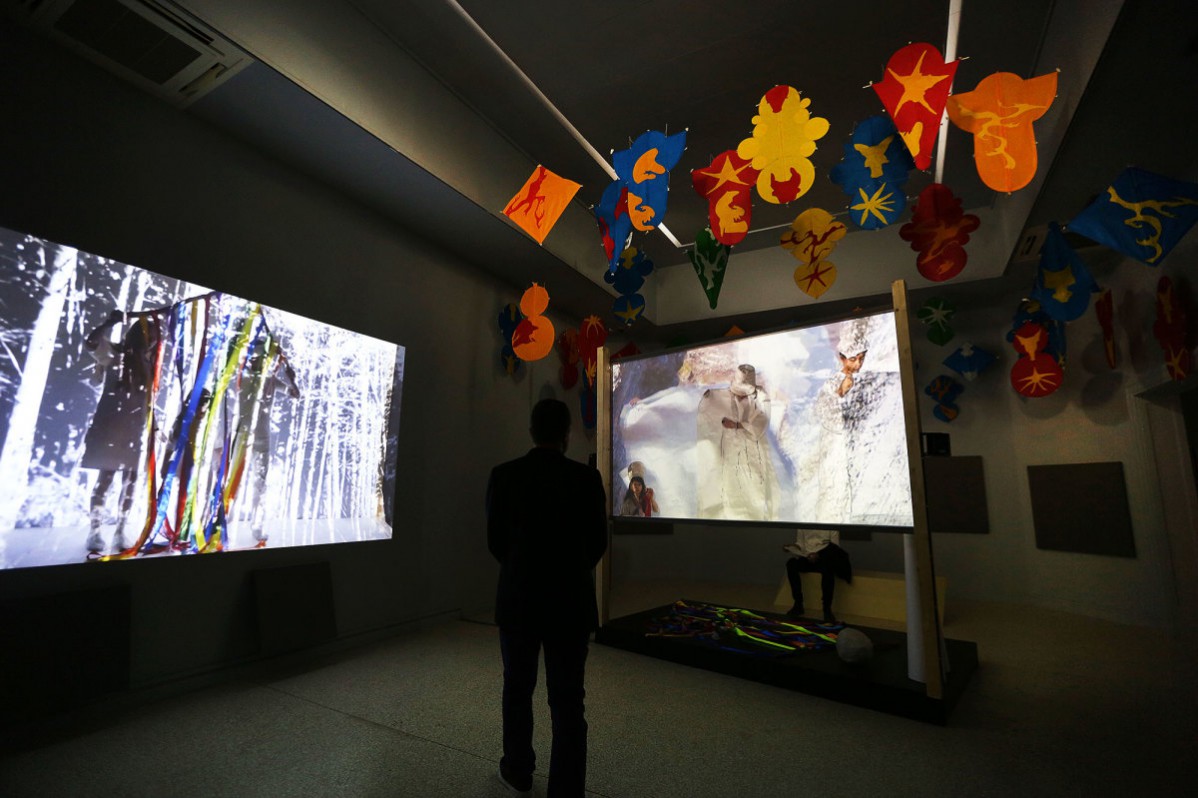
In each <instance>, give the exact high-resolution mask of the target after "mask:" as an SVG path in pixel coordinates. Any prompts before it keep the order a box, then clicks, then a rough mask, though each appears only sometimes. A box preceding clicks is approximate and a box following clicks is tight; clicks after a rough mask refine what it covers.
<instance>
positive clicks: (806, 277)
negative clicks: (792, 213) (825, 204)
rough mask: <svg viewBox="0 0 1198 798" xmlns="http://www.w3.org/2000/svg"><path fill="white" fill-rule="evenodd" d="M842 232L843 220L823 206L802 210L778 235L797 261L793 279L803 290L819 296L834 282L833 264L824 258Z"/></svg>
mask: <svg viewBox="0 0 1198 798" xmlns="http://www.w3.org/2000/svg"><path fill="white" fill-rule="evenodd" d="M846 235H848V229H847V228H846V227H845V226H844V223H842V222H838V221H836V218H835V217H834V216H832V214H830V213H828V212H827V211H825V210H824V209H823V208H808V209H807V210H805V211H803V212H802V213H800V214H799V215H798V216H796V217H795V220H794V221H793V222H791V225H790V229H789V230H787V231H786V232H785V233H783V234H782V241H781V244H782V247H783V248H784V249H788V250H790V254H791V255H793V256H794V257H795V258H796V259H797V260H799V261H800V265H799V266H798V267H797V268H796V269H795V272H794V279H795V284H796V285H798V286H799V288H801V289H802V290H803V293H805V294H807V295H808V296H810V297H812V298H814V299H819V298H820V296H822V295H823V293H824V292H825V291H827V290H828V289H829V288H831V287H832V283H834V282H836V264H834V263H832V262H831V261H830V260H828V259H827V258H828V256H829V255H830V254H832V250H834V249H835V248H836V243H837V242H838V241H840V239H842V238H844V237H845V236H846Z"/></svg>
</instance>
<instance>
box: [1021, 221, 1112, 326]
mask: <svg viewBox="0 0 1198 798" xmlns="http://www.w3.org/2000/svg"><path fill="white" fill-rule="evenodd" d="M1097 291H1098V284H1097V283H1095V282H1094V278H1093V277H1091V276H1090V270H1089V269H1088V268H1086V264H1085V261H1083V260H1082V259H1081V257H1080V256H1079V255H1078V254H1077V253H1076V252H1074V251H1073V247H1071V246H1069V242H1068V241H1066V240H1065V235H1064V234H1063V233H1062V232H1061V228H1060V227H1058V226H1057V223H1056V222H1050V223H1049V225H1048V235H1047V236H1045V238H1044V244H1043V246H1042V247H1041V248H1040V266H1039V268H1038V269H1036V282H1035V284H1034V285H1033V286H1032V292H1031V298H1032V299H1034V300H1036V301H1037V302H1039V303H1040V307H1041V308H1043V310H1044V312H1045V313H1047V314H1048V315H1049V316H1050V317H1052V318H1054V319H1056V320H1057V321H1073V320H1074V319H1076V318H1079V317H1080V316H1081V315H1082V314H1083V313H1085V312H1086V308H1088V307H1089V306H1090V294H1093V293H1096V292H1097Z"/></svg>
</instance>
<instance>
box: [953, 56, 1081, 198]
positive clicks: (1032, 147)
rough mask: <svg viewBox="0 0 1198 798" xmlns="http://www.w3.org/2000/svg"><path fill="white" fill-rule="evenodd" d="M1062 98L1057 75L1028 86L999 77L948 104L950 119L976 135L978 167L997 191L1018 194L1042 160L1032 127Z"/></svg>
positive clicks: (1010, 77)
mask: <svg viewBox="0 0 1198 798" xmlns="http://www.w3.org/2000/svg"><path fill="white" fill-rule="evenodd" d="M1056 94H1057V73H1056V72H1049V73H1048V74H1047V75H1041V76H1040V77H1038V78H1031V79H1029V80H1024V79H1023V78H1021V77H1019V76H1018V75H1013V74H1011V73H1010V72H995V73H994V74H993V75H988V76H986V77H985V78H983V79H982V82H981V83H979V84H978V85H977V88H975V89H974V90H973V91H967V92H964V93H962V94H954V95H952V96H951V97H949V98H948V103H947V105H946V110H947V111H948V118H949V119H950V120H952V123H953V124H954V125H956V126H957V127H959V128H961V130H964V131H965V132H966V133H972V134H973V162H974V164H975V165H976V166H977V170H978V176H979V177H981V178H982V182H983V183H985V184H986V185H987V186H989V187H990V188H992V189H994V190H995V191H1006V192H1008V193H1009V192H1012V191H1018V190H1019V189H1021V188H1023V187H1024V186H1026V185H1027V184H1028V183H1030V182H1031V181H1032V178H1033V177H1035V176H1036V166H1037V164H1038V156H1037V154H1036V134H1035V131H1033V130H1032V122H1035V121H1036V120H1037V119H1039V118H1040V117H1042V116H1044V114H1045V113H1047V112H1048V107H1049V106H1050V105H1052V101H1053V99H1054V98H1055V97H1056Z"/></svg>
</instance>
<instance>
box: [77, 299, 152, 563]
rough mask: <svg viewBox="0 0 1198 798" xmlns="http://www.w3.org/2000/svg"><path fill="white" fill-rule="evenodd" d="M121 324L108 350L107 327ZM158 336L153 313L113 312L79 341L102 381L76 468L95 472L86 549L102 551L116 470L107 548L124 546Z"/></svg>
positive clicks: (139, 462)
mask: <svg viewBox="0 0 1198 798" xmlns="http://www.w3.org/2000/svg"><path fill="white" fill-rule="evenodd" d="M121 324H127V327H128V328H127V329H126V330H125V333H124V336H123V337H122V339H121V342H120V344H119V349H114V347H113V344H112V341H111V340H110V339H111V335H112V330H113V329H114V328H115V327H117V326H118V325H121ZM159 338H160V332H159V329H158V323H157V319H156V317H154V316H148V315H144V314H129V315H126V314H125V313H122V312H121V311H119V310H114V311H112V312H111V313H110V314H109V315H108V318H107V319H105V321H104V323H103V324H101V325H100V326H99V327H96V328H95V329H94V330H92V331H91V332H90V333H89V334H88V336H87V338H86V339H85V340H84V344H83V345H84V347H85V348H87V349H88V350H89V351H90V352H91V353H92V355H93V357H94V358H95V360H96V370H95V374H96V376H97V377H100V375H101V374H102V375H103V376H102V379H103V382H104V387H103V389H102V390H101V393H100V401H99V403H98V404H97V405H96V412H95V413H94V414H93V415H92V419H91V424H90V425H89V426H88V429H87V434H86V435H85V436H84V439H83V446H84V451H83V457H81V458H80V460H79V465H80V466H81V467H83V468H94V469H97V470H98V471H99V472H100V473H99V475H98V476H97V477H96V484H95V487H94V488H93V489H92V495H91V507H90V512H89V518H90V525H89V526H90V531H89V533H88V536H87V544H86V545H87V550H88V551H90V552H96V553H99V552H102V551H104V547H105V545H104V536H103V534H102V533H101V531H100V528H101V526H103V523H104V505H105V499H106V496H107V493H108V489H109V488H110V487H112V483H113V480H114V479H115V477H116V475H117V474H118V473H119V474H120V475H121V480H120V485H121V486H120V496H119V499H118V503H117V527H116V534H115V535H113V538H112V549H113V551H123V550H125V549H127V548H129V546H130V539H129V538H128V537H127V536H126V535H125V521H126V519H127V517H128V515H129V510H130V508H131V507H132V506H133V488H134V485H135V484H136V483H137V478H138V474H139V472H140V469H141V467H142V449H143V444H144V441H145V437H146V412H147V410H148V407H147V405H148V404H149V387H150V384H151V382H152V381H153V375H154V360H155V355H156V350H157V348H158V341H159Z"/></svg>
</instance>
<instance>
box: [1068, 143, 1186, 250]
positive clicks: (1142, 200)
mask: <svg viewBox="0 0 1198 798" xmlns="http://www.w3.org/2000/svg"><path fill="white" fill-rule="evenodd" d="M1196 221H1198V183H1189V182H1186V181H1184V180H1173V179H1172V178H1168V177H1163V176H1161V175H1158V174H1153V173H1152V172H1146V171H1144V170H1143V169H1137V168H1136V167H1134V166H1130V167H1128V168H1127V169H1124V170H1123V172H1121V173H1120V174H1119V176H1118V177H1117V178H1115V182H1114V183H1112V184H1111V185H1110V186H1109V187H1108V188H1107V190H1106V192H1105V193H1103V194H1101V195H1099V197H1098V198H1097V199H1095V200H1094V201H1093V202H1092V203H1090V205H1089V207H1087V208H1086V209H1085V210H1084V211H1082V212H1081V213H1080V214H1078V215H1077V217H1076V218H1075V219H1074V220H1073V221H1072V222H1070V223H1069V224H1068V227H1069V230H1070V232H1074V233H1081V234H1082V235H1084V236H1085V237H1086V238H1089V239H1091V240H1093V241H1097V242H1098V243H1099V244H1102V245H1103V246H1107V247H1110V248H1111V249H1113V250H1116V251H1117V252H1122V253H1123V254H1125V255H1127V256H1128V257H1132V258H1135V259H1136V260H1138V261H1140V262H1142V263H1146V264H1148V265H1149V266H1159V265H1160V263H1161V261H1162V260H1164V258H1165V256H1166V255H1168V254H1169V251H1170V250H1172V249H1173V247H1174V245H1176V244H1177V242H1178V241H1180V240H1181V239H1182V237H1183V236H1184V235H1185V234H1186V233H1187V232H1189V229H1190V228H1191V227H1192V226H1193V225H1194V222H1196Z"/></svg>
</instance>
